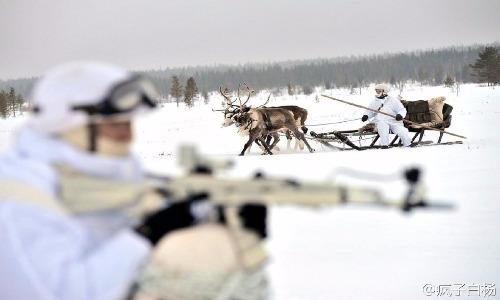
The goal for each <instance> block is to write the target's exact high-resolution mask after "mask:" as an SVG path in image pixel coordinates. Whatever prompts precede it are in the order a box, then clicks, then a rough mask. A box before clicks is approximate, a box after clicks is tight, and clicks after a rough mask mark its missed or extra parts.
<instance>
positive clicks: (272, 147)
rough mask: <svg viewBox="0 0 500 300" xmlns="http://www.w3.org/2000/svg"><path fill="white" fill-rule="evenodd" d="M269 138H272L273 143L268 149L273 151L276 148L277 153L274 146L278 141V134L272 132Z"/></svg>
mask: <svg viewBox="0 0 500 300" xmlns="http://www.w3.org/2000/svg"><path fill="white" fill-rule="evenodd" d="M271 136H272V137H273V138H274V140H273V143H272V144H271V145H270V146H269V148H270V149H274V148H275V147H276V149H277V150H278V151H279V148H278V146H276V144H278V142H279V141H280V136H279V134H278V133H277V132H273V133H271Z"/></svg>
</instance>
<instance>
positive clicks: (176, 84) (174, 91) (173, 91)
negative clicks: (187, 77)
mask: <svg viewBox="0 0 500 300" xmlns="http://www.w3.org/2000/svg"><path fill="white" fill-rule="evenodd" d="M170 96H172V98H174V99H175V103H177V106H179V100H180V99H181V97H182V85H181V83H180V81H179V77H177V76H172V85H171V86H170Z"/></svg>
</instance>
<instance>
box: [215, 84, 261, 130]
mask: <svg viewBox="0 0 500 300" xmlns="http://www.w3.org/2000/svg"><path fill="white" fill-rule="evenodd" d="M245 86H246V88H247V91H248V97H247V99H246V100H245V102H243V103H242V102H241V97H240V94H241V92H240V89H241V85H240V87H238V97H237V99H236V100H238V101H239V105H235V104H234V102H236V100H231V99H230V96H229V95H228V94H229V91H228V90H227V89H224V91H223V90H222V87H219V92H220V94H221V95H222V96H223V97H224V100H225V104H226V105H225V109H224V122H223V123H222V127H227V126H230V125H232V124H235V123H236V119H237V118H238V116H239V115H240V114H241V113H244V112H247V111H249V110H250V107H249V106H246V103H247V102H248V100H250V96H251V95H252V94H253V93H254V91H253V90H250V88H249V87H248V86H247V85H246V84H245Z"/></svg>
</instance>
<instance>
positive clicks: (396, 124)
mask: <svg viewBox="0 0 500 300" xmlns="http://www.w3.org/2000/svg"><path fill="white" fill-rule="evenodd" d="M368 107H369V108H371V109H374V110H379V111H381V112H384V113H387V114H391V115H397V114H400V115H401V116H402V117H403V118H404V117H405V116H406V109H405V108H404V106H403V104H402V103H401V101H399V100H398V99H396V98H394V97H391V96H387V97H385V98H383V99H379V98H377V97H374V99H373V100H372V101H371V102H370V104H369V105H368ZM365 115H367V116H368V118H372V117H374V120H373V121H374V122H375V124H377V131H378V134H379V135H380V145H382V146H387V145H389V129H390V130H391V131H392V132H393V133H395V134H397V135H398V136H399V137H400V138H401V140H402V142H403V146H405V147H407V146H409V145H410V144H411V139H410V136H409V133H408V129H407V128H406V127H404V125H403V121H396V119H394V118H392V117H389V116H386V115H384V114H379V113H375V112H373V111H370V110H366V112H365Z"/></svg>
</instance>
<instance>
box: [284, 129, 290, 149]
mask: <svg viewBox="0 0 500 300" xmlns="http://www.w3.org/2000/svg"><path fill="white" fill-rule="evenodd" d="M285 136H286V150H290V144H291V142H292V135H291V134H290V130H286V131H285Z"/></svg>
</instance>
